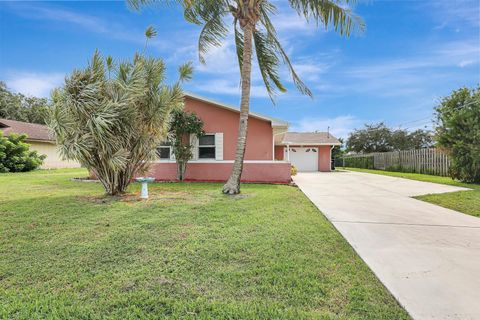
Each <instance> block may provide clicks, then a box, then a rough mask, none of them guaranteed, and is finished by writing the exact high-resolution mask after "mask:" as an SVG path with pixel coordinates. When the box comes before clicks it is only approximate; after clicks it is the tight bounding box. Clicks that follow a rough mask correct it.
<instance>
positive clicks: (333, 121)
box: [291, 115, 361, 138]
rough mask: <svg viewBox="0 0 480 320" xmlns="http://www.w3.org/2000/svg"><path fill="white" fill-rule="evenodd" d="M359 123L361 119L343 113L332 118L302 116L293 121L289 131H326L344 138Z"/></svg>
mask: <svg viewBox="0 0 480 320" xmlns="http://www.w3.org/2000/svg"><path fill="white" fill-rule="evenodd" d="M360 124H361V121H360V120H359V119H357V118H356V117H354V116H351V115H345V116H338V117H334V118H311V117H309V118H303V119H301V120H299V121H294V122H293V126H292V128H291V131H298V132H313V131H317V130H318V131H327V130H330V133H331V134H332V135H334V136H335V137H337V138H346V137H347V136H348V133H349V132H351V131H352V130H353V129H354V128H355V127H357V126H358V125H360ZM329 128H330V129H329Z"/></svg>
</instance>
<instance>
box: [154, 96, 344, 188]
mask: <svg viewBox="0 0 480 320" xmlns="http://www.w3.org/2000/svg"><path fill="white" fill-rule="evenodd" d="M185 110H186V111H189V112H195V113H196V114H197V116H198V117H200V118H201V119H202V120H203V122H204V131H205V133H206V134H205V136H203V137H201V138H200V139H198V138H196V137H191V139H192V143H193V144H194V152H193V153H194V157H193V159H192V160H191V161H190V162H189V163H188V165H187V171H186V180H189V181H226V180H227V179H228V177H229V175H230V172H231V169H232V166H233V160H234V158H235V147H236V142H237V131H238V121H239V111H238V109H236V108H235V107H232V106H229V105H226V104H223V103H220V102H216V101H212V100H210V99H206V98H204V97H200V96H197V95H194V94H186V96H185ZM288 126H289V125H288V123H287V122H285V121H281V120H278V119H274V118H271V117H267V116H264V115H260V114H257V113H253V112H252V113H250V119H249V122H248V135H247V148H246V151H245V162H244V170H243V174H242V181H244V182H268V183H289V182H290V180H291V176H290V169H291V165H292V164H293V165H295V166H296V167H297V168H298V170H299V171H330V159H331V149H332V147H333V146H335V145H339V144H340V143H339V141H338V140H337V139H336V138H335V137H333V136H332V135H330V134H328V133H324V132H321V133H319V132H315V133H298V132H288ZM157 154H158V157H159V158H158V160H156V161H154V162H153V163H152V164H151V167H150V172H149V174H150V175H151V176H153V177H155V179H157V180H164V181H168V180H175V179H176V163H175V158H174V154H173V153H172V150H171V148H170V147H169V146H168V145H162V146H159V148H158V152H157Z"/></svg>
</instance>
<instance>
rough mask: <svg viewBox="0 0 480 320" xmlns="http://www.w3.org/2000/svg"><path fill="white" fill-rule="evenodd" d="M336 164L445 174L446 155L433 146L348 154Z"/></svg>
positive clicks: (447, 162)
mask: <svg viewBox="0 0 480 320" xmlns="http://www.w3.org/2000/svg"><path fill="white" fill-rule="evenodd" d="M339 160H340V161H337V165H341V166H347V167H360V168H362V167H363V168H368V169H379V170H386V171H401V172H416V173H426V174H433V175H437V176H447V175H448V169H449V167H450V159H449V158H448V156H447V155H446V154H445V153H443V152H441V151H440V150H438V149H435V148H429V149H418V150H404V151H391V152H378V153H369V154H361V155H360V154H359V155H349V156H344V157H343V158H341V159H339Z"/></svg>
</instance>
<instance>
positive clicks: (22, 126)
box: [0, 119, 54, 141]
mask: <svg viewBox="0 0 480 320" xmlns="http://www.w3.org/2000/svg"><path fill="white" fill-rule="evenodd" d="M0 130H1V131H3V133H4V134H5V135H8V134H10V133H16V134H22V133H25V134H26V135H27V136H28V138H27V140H43V141H54V139H52V137H51V135H50V134H49V131H48V128H47V126H45V125H42V124H36V123H28V122H22V121H15V120H7V119H0Z"/></svg>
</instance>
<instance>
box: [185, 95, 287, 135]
mask: <svg viewBox="0 0 480 320" xmlns="http://www.w3.org/2000/svg"><path fill="white" fill-rule="evenodd" d="M185 97H189V98H192V99H195V100H199V101H203V102H206V103H210V104H213V105H215V106H217V107H220V108H223V109H226V110H230V111H234V112H238V113H240V110H239V109H238V108H236V107H234V106H231V105H228V104H225V103H223V102H219V101H215V100H212V99H210V98H205V97H202V96H199V95H197V94H194V93H191V92H185ZM249 116H251V117H254V118H257V119H260V120H265V121H269V122H270V123H271V125H272V127H273V128H277V127H288V126H289V123H288V122H285V121H282V120H279V119H276V118H272V117H268V116H265V115H263V114H259V113H256V112H249Z"/></svg>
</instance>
